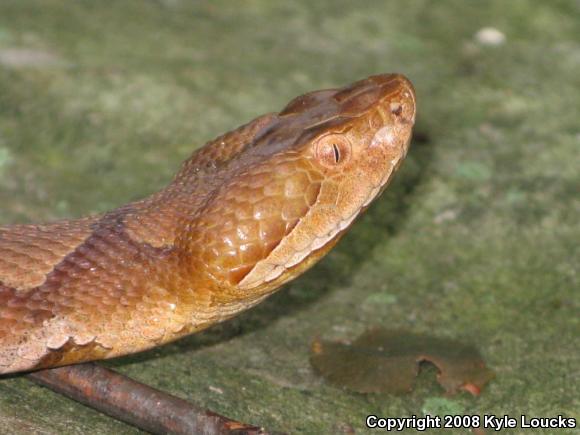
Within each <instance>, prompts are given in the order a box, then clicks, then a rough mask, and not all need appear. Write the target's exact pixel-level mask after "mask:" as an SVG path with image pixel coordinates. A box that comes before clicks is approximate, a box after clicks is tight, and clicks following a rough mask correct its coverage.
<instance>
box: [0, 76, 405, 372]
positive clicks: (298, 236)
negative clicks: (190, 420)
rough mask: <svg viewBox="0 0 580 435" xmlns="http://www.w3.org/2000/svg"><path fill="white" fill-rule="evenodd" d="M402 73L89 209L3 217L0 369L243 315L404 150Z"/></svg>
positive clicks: (361, 200) (210, 146)
mask: <svg viewBox="0 0 580 435" xmlns="http://www.w3.org/2000/svg"><path fill="white" fill-rule="evenodd" d="M415 112H416V103H415V91H414V89H413V86H412V84H411V82H410V81H409V80H408V79H407V78H405V77H404V76H402V75H400V74H382V75H376V76H371V77H368V78H366V79H364V80H360V81H357V82H355V83H352V84H350V85H348V86H345V87H343V88H337V89H325V90H320V91H315V92H310V93H307V94H304V95H302V96H299V97H297V98H295V99H293V100H292V101H290V103H288V105H287V106H286V107H285V108H283V109H282V110H281V111H280V112H277V113H269V114H266V115H263V116H260V117H258V118H256V119H254V120H253V121H251V122H249V123H248V124H245V125H243V126H241V127H239V128H237V129H236V130H233V131H231V132H229V133H226V134H224V135H222V136H220V137H218V138H216V139H214V140H212V141H210V142H208V143H207V144H206V145H205V146H203V147H202V148H200V149H199V150H197V151H196V152H194V153H193V155H192V156H191V157H190V158H189V159H188V160H186V161H185V162H184V163H183V165H182V166H181V168H180V170H179V171H178V173H177V175H176V176H175V177H174V179H173V181H172V182H171V183H170V184H169V185H168V186H167V187H165V188H164V189H162V190H160V191H159V192H157V193H154V194H152V195H151V196H149V197H147V198H145V199H142V200H139V201H135V202H132V203H129V204H127V205H124V206H122V207H119V208H118V209H116V210H112V211H110V212H108V213H104V214H102V215H98V216H89V217H86V218H81V219H76V220H64V221H58V222H53V223H48V224H41V225H31V224H26V225H7V226H0V374H5V373H13V372H19V371H30V370H36V369H41V368H50V367H56V366H62V365H67V364H73V363H80V362H85V361H91V360H99V359H105V358H112V357H116V356H121V355H126V354H130V353H134V352H139V351H142V350H145V349H149V348H152V347H155V346H158V345H161V344H164V343H167V342H170V341H173V340H176V339H178V338H180V337H182V336H184V335H187V334H191V333H193V332H196V331H200V330H202V329H204V328H207V327H208V326H211V325H213V324H215V323H217V322H221V321H223V320H226V319H228V318H231V317H232V316H234V315H236V314H237V313H239V312H241V311H243V310H246V309H248V308H250V307H252V306H254V305H255V304H257V303H258V302H260V301H261V300H263V299H264V298H265V297H267V296H268V295H270V294H272V293H273V292H274V291H275V290H277V289H278V288H280V286H282V285H283V284H284V283H286V282H288V281H290V280H291V279H293V278H295V277H297V276H298V275H300V274H301V273H303V272H304V271H305V270H307V269H308V268H310V267H311V266H312V265H314V264H315V263H316V262H317V261H318V260H319V259H320V258H321V257H322V256H324V255H325V254H326V253H327V252H328V251H329V250H330V249H331V248H332V247H333V246H334V245H335V244H336V243H337V242H338V240H339V239H340V238H341V237H342V235H343V234H344V233H345V232H346V231H347V230H348V228H350V226H351V225H352V224H353V222H354V221H355V220H356V218H357V217H358V216H359V215H360V214H361V213H362V212H363V211H364V210H365V209H366V208H367V207H368V206H369V205H370V203H371V202H372V201H373V200H374V199H375V198H376V197H377V196H379V194H380V193H381V192H382V191H383V190H384V189H385V187H386V186H387V185H388V184H389V182H390V181H391V179H392V177H393V175H394V173H395V172H396V171H397V169H398V168H399V166H400V165H401V162H402V161H403V159H404V157H405V156H406V154H407V150H408V147H409V143H410V139H411V134H412V128H413V125H414V122H415Z"/></svg>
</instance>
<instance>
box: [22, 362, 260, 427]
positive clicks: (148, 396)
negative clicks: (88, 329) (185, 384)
mask: <svg viewBox="0 0 580 435" xmlns="http://www.w3.org/2000/svg"><path fill="white" fill-rule="evenodd" d="M27 377H28V378H29V379H31V380H32V381H34V382H36V383H37V384H40V385H42V386H44V387H47V388H50V389H51V390H53V391H56V392H57V393H60V394H63V395H65V396H68V397H70V398H72V399H74V400H76V401H78V402H81V403H83V404H85V405H88V406H90V407H92V408H95V409H97V410H99V411H101V412H103V413H105V414H107V415H110V416H111V417H114V418H116V419H119V420H121V421H124V422H126V423H129V424H131V425H133V426H136V427H138V428H140V429H142V430H145V431H148V432H151V433H154V434H204V435H214V434H215V435H217V434H220V435H221V434H228V435H231V434H248V435H254V434H256V435H257V434H266V433H267V432H266V431H265V430H264V429H262V428H259V427H256V426H251V425H248V424H245V423H240V422H238V421H235V420H231V419H229V418H227V417H223V416H221V415H219V414H216V413H215V412H212V411H210V410H207V409H202V408H200V407H198V406H195V405H193V404H191V403H189V402H187V401H185V400H183V399H180V398H178V397H175V396H172V395H171V394H168V393H164V392H163V391H160V390H157V389H155V388H152V387H149V386H147V385H145V384H142V383H141V382H138V381H135V380H133V379H131V378H129V377H127V376H124V375H122V374H120V373H117V372H115V371H113V370H110V369H107V368H104V367H101V366H99V365H96V364H92V363H89V364H80V365H75V366H68V367H61V368H57V369H51V370H41V371H38V372H34V373H30V374H28V375H27Z"/></svg>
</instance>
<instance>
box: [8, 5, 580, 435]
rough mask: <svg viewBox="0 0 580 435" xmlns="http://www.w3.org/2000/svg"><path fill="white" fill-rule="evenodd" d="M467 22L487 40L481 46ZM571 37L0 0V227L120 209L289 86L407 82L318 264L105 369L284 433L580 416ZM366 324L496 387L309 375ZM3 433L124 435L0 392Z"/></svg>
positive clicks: (66, 410) (424, 14)
mask: <svg viewBox="0 0 580 435" xmlns="http://www.w3.org/2000/svg"><path fill="white" fill-rule="evenodd" d="M486 26H492V27H495V28H497V29H499V30H501V31H502V32H503V33H504V34H505V36H506V40H505V42H504V43H503V44H500V45H498V46H486V45H483V44H481V43H479V42H477V40H476V39H475V37H474V35H475V34H476V32H477V31H478V30H480V29H481V28H483V27H486ZM578 41H580V6H579V4H578V2H572V1H551V2H543V1H539V0H538V1H525V0H519V1H512V2H505V1H502V0H497V1H488V2H466V1H462V0H457V1H451V0H448V1H443V0H441V1H437V2H434V1H427V0H409V1H406V2H395V1H392V2H379V1H376V2H371V1H356V2H352V1H346V0H341V1H336V0H334V1H330V0H329V1H317V2H312V1H294V2H271V1H269V0H251V1H245V2H232V1H225V0H221V1H211V2H210V1H204V2H193V1H191V2H187V1H180V0H158V1H153V0H151V1H145V0H142V1H129V0H128V1H112V0H110V1H99V2H91V1H88V0H79V1H75V2H70V1H64V0H37V1H33V0H3V1H2V2H1V3H0V221H1V222H2V223H11V222H26V221H40V220H50V219H54V218H59V217H71V216H73V217H74V216H80V215H82V214H87V213H92V212H98V211H103V210H106V209H109V208H112V207H115V206H117V205H120V204H123V203H125V202H127V201H129V200H132V199H136V198H139V197H142V196H144V195H146V194H148V193H150V192H152V191H154V190H155V189H156V188H159V187H160V186H162V185H163V184H164V183H166V182H167V181H168V180H169V179H170V177H171V175H172V174H173V173H174V172H175V170H176V168H177V167H178V164H179V162H180V161H181V160H183V159H184V158H185V157H186V156H187V155H189V154H190V153H191V151H192V150H193V149H194V148H195V147H197V146H200V145H201V144H203V143H204V141H206V140H209V139H211V138H213V137H214V136H216V135H218V134H220V133H222V132H224V131H226V130H229V129H231V128H234V127H236V126H237V125H240V124H242V123H243V122H245V121H247V120H249V119H251V118H252V117H254V116H256V115H258V114H261V113H264V112H268V111H272V110H275V109H277V108H280V107H281V106H282V105H283V104H284V103H285V102H287V101H288V100H289V99H290V98H292V97H294V96H295V95H297V94H300V93H303V92H305V91H309V90H312V89H317V88H322V87H329V86H336V85H342V84H345V83H348V82H351V81H353V80H356V79H359V78H362V77H364V76H367V75H370V74H373V73H377V72H391V71H398V72H402V73H405V74H406V75H408V76H409V77H410V78H411V79H412V80H413V81H414V83H415V85H416V88H417V93H418V104H419V121H418V126H417V132H418V133H419V134H420V136H422V138H423V140H420V141H415V143H414V147H413V149H412V150H411V152H410V155H409V157H408V159H407V161H406V163H405V164H404V167H403V170H402V171H401V173H400V174H399V176H398V177H397V179H396V180H395V182H394V183H393V185H392V186H391V187H390V189H389V190H388V191H387V192H386V194H385V195H383V197H382V198H381V199H380V200H379V201H377V202H376V203H375V205H374V206H373V207H372V208H371V209H370V210H369V212H368V213H367V214H366V216H365V217H364V218H363V219H361V220H360V221H359V222H358V223H357V225H356V226H355V227H354V228H353V229H352V231H351V232H350V233H349V234H348V235H347V237H345V239H344V240H343V241H342V242H341V244H339V246H338V247H337V248H336V249H335V250H334V251H333V252H332V253H331V254H330V255H329V256H328V257H327V258H326V259H325V260H323V261H322V262H321V263H320V264H319V265H318V266H317V267H315V268H314V269H312V270H311V271H310V272H308V273H307V274H306V275H305V276H303V277H302V278H300V279H298V280H296V281H295V282H293V283H292V284H290V285H289V286H287V287H286V288H285V289H283V290H282V291H281V292H280V293H278V294H276V295H275V296H273V297H272V298H270V299H269V300H268V301H266V302H265V303H263V304H262V305H261V306H260V307H258V308H257V309H255V310H253V311H251V312H249V313H247V314H245V315H242V316H240V317H239V318H237V319H236V320H234V321H232V322H229V323H228V324H225V325H223V326H219V327H217V328H214V329H212V330H210V331H208V332H206V333H203V334H199V335H196V336H192V337H190V338H187V339H184V340H181V341H179V342H177V343H175V344H172V345H170V346H166V347H163V348H161V349H157V350H154V351H152V352H149V353H145V354H143V355H138V356H133V357H129V358H124V359H119V360H117V361H114V362H111V363H109V365H111V366H113V367H115V368H116V369H118V370H120V371H122V372H124V373H127V374H129V375H131V376H133V377H135V378H137V379H139V380H141V381H144V382H147V383H149V384H151V385H154V386H157V387H159V388H161V389H164V390H167V391H170V392H173V393H174V394H176V395H179V396H181V397H184V398H187V399H189V400H191V401H193V402H195V403H198V404H201V405H203V406H207V407H209V408H211V409H213V410H215V411H218V412H220V413H223V414H225V415H228V416H230V417H232V418H237V419H241V420H243V421H247V422H252V423H256V424H261V425H264V426H266V427H268V428H271V429H275V430H281V431H287V432H292V433H300V432H303V433H336V432H339V431H341V430H342V431H345V430H347V429H348V428H349V427H352V428H354V429H355V430H356V431H357V433H359V432H364V418H365V416H366V415H367V414H370V413H374V414H377V415H382V416H404V415H412V414H416V415H422V414H424V413H427V412H429V413H434V412H435V413H449V412H452V413H466V414H495V415H499V416H502V415H504V414H508V415H511V416H518V415H520V414H526V415H528V416H557V415H558V414H561V415H566V416H568V417H575V418H576V419H578V422H579V423H580V315H579V313H580V283H579V276H578V264H579V263H580V255H579V249H578V245H579V243H580V224H579V222H580V220H579V218H578V217H579V213H580V201H579V196H578V187H579V186H580V175H579V173H580V171H579V167H580V165H579V157H578V155H579V149H580V123H579V119H580V105H579V101H580V74H578V71H579V70H580V44H579V42H578ZM23 50H26V51H23ZM377 324H379V325H383V326H385V327H388V328H391V327H393V328H404V329H408V330H412V331H414V332H429V333H431V334H436V335H440V336H447V337H452V338H456V339H460V340H462V341H465V342H468V343H472V344H475V345H476V346H478V348H479V349H480V350H481V352H482V354H483V355H484V356H485V358H486V360H487V362H488V364H489V366H491V367H492V368H493V369H494V370H495V371H496V373H497V378H496V379H495V380H494V381H493V382H492V383H491V384H490V386H489V387H488V388H487V389H486V390H485V391H484V392H483V394H482V395H481V396H480V397H477V398H473V397H471V396H469V395H467V394H462V395H459V396H455V397H448V398H446V397H443V396H442V390H441V388H440V387H438V386H437V384H436V383H435V382H433V381H432V379H430V378H429V376H432V375H433V372H432V371H431V372H428V373H427V374H426V376H422V377H421V378H420V380H419V384H418V387H417V389H416V390H415V391H414V392H413V393H411V394H409V395H406V396H362V395H356V394H351V393H348V392H344V391H340V390H337V389H335V388H332V387H330V386H327V385H325V384H324V383H323V382H322V381H321V380H320V379H319V378H317V377H316V376H315V375H314V374H313V372H312V369H311V368H310V366H309V363H308V352H309V344H310V342H311V340H312V338H313V337H315V336H317V335H320V336H323V337H325V338H353V337H355V336H356V335H358V334H359V333H360V332H362V331H363V330H364V329H365V328H367V327H368V326H370V325H377ZM518 431H519V430H518ZM518 431H516V432H518ZM0 432H1V433H12V434H24V433H27V434H28V433H43V434H44V433H47V434H77V433H92V434H108V433H134V432H135V429H133V428H131V427H129V426H125V425H123V424H121V423H118V422H116V421H114V420H112V419H109V418H107V417H104V416H102V415H100V414H98V413H96V412H93V411H91V410H88V409H87V408H84V407H83V406H80V405H77V404H75V403H74V402H72V401H69V400H68V399H64V398H61V397H59V396H57V395H56V394H53V393H51V392H49V391H47V390H44V389H41V388H39V387H36V386H33V385H32V384H31V383H29V382H28V381H26V380H24V379H19V378H14V379H5V380H2V381H1V382H0ZM570 432H574V431H573V430H570ZM546 433H556V432H552V431H546ZM557 433H566V431H558V432H557Z"/></svg>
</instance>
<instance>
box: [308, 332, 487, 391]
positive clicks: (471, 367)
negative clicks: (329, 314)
mask: <svg viewBox="0 0 580 435" xmlns="http://www.w3.org/2000/svg"><path fill="white" fill-rule="evenodd" d="M310 362H311V364H312V366H313V367H314V368H315V369H316V371H317V372H319V373H320V374H321V375H322V376H323V377H324V378H325V379H326V380H327V381H328V382H330V383H331V384H333V385H336V386H340V387H344V388H346V389H349V390H352V391H355V392H358V393H395V394H400V393H405V392H409V391H411V390H412V389H413V384H414V380H415V378H416V377H417V375H418V374H419V369H420V363H421V362H430V363H432V364H433V365H435V367H437V369H438V370H439V374H438V376H437V381H438V382H439V384H441V386H442V387H443V388H444V389H445V391H446V392H447V393H451V394H452V393H457V392H458V391H459V390H464V391H467V392H469V393H471V394H473V395H475V396H476V395H478V394H479V393H480V392H481V389H482V388H483V386H484V385H485V384H486V383H487V382H489V381H490V380H491V379H492V378H493V377H494V374H493V372H492V371H491V370H489V369H488V368H487V367H486V366H485V363H484V361H483V359H482V358H481V356H480V354H479V352H478V351H477V349H475V348H474V347H473V346H470V345H466V344H463V343H459V342H457V341H454V340H450V339H443V338H438V337H432V336H428V335H420V334H413V333H409V332H404V331H388V330H384V329H381V328H373V329H370V330H368V331H366V332H365V333H363V334H362V335H361V336H360V337H358V338H357V339H356V340H355V341H354V342H352V343H341V342H328V341H322V340H318V339H316V340H315V341H314V342H313V344H312V353H311V357H310Z"/></svg>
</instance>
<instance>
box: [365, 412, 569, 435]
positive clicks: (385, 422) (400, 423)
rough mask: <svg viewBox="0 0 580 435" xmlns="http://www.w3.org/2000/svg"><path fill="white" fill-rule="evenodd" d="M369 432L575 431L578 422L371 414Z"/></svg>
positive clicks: (544, 419)
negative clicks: (445, 430)
mask: <svg viewBox="0 0 580 435" xmlns="http://www.w3.org/2000/svg"><path fill="white" fill-rule="evenodd" d="M365 424H366V427H367V428H369V429H378V430H385V431H389V432H390V431H397V432H401V431H404V430H406V429H413V430H417V431H425V430H427V429H476V428H481V429H491V430H496V431H499V430H502V429H515V428H519V429H574V428H576V427H577V421H576V419H575V418H573V417H566V416H563V415H557V416H554V417H531V416H527V415H521V416H519V417H511V416H509V415H503V416H497V415H493V414H485V415H444V416H438V415H425V416H416V415H412V416H410V417H379V416H376V415H368V416H367V418H366V421H365Z"/></svg>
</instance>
